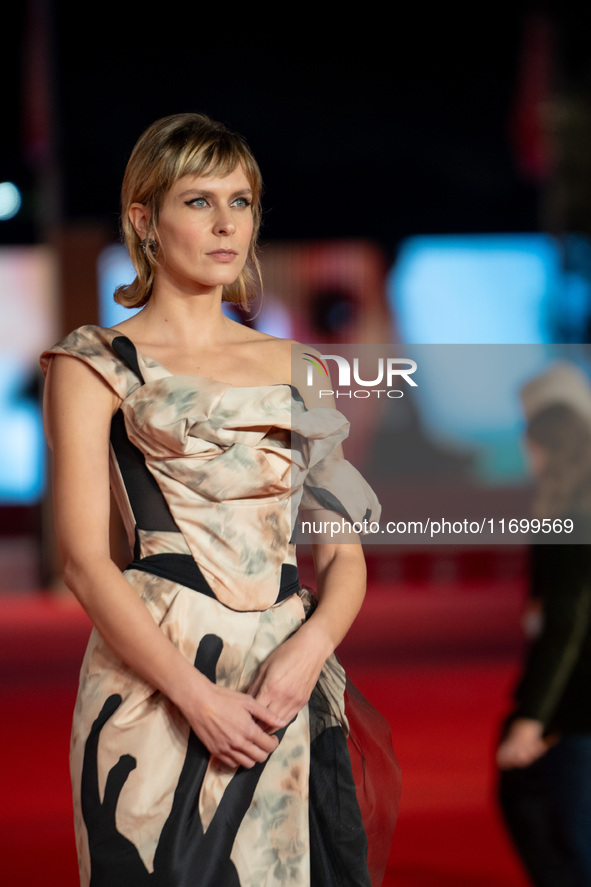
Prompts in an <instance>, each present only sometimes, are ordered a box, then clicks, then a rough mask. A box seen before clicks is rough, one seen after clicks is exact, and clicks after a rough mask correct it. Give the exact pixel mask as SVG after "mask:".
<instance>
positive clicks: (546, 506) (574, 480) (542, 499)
mask: <svg viewBox="0 0 591 887" xmlns="http://www.w3.org/2000/svg"><path fill="white" fill-rule="evenodd" d="M526 437H527V439H528V440H530V441H532V443H534V444H536V445H537V446H538V447H540V448H541V449H542V450H543V451H544V452H545V454H546V459H545V464H544V467H543V468H542V472H541V476H540V477H539V478H538V483H537V489H536V495H535V499H534V503H533V513H534V515H535V516H536V517H549V518H553V517H560V516H562V515H564V514H567V513H569V512H571V511H583V512H587V513H589V512H591V426H590V425H589V421H588V419H587V417H585V416H582V415H581V414H580V413H579V412H578V411H577V410H575V409H573V407H572V406H571V405H570V404H568V403H553V404H550V405H549V406H546V407H544V408H543V409H541V410H540V411H539V412H537V413H536V414H535V415H534V416H532V417H531V418H530V419H529V421H528V424H527V428H526Z"/></svg>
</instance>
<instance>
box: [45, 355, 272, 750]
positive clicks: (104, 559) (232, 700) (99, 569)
mask: <svg viewBox="0 0 591 887" xmlns="http://www.w3.org/2000/svg"><path fill="white" fill-rule="evenodd" d="M119 403H120V401H119V398H118V397H117V395H116V394H115V393H114V392H113V391H112V390H111V389H110V388H109V387H108V386H107V384H106V383H105V382H104V381H103V379H102V378H101V377H100V376H99V375H98V374H97V373H95V371H94V370H93V369H91V368H90V367H89V366H87V365H86V364H84V363H83V362H82V361H80V360H77V359H73V358H72V357H69V356H64V355H57V356H54V357H53V359H52V361H51V365H50V368H49V371H48V375H47V382H46V389H45V397H44V423H45V429H46V435H47V439H48V441H49V445H50V447H51V449H52V450H53V465H54V485H53V486H54V508H55V519H56V533H57V539H58V544H59V548H60V552H61V555H62V560H63V566H64V580H65V582H66V584H67V585H68V587H69V588H70V589H71V590H72V592H73V593H74V594H75V595H76V597H77V598H78V600H79V601H80V603H81V604H82V606H83V607H84V609H85V610H86V612H87V613H88V615H89V616H90V618H91V620H92V622H93V623H94V625H95V626H96V628H97V630H98V631H99V633H100V634H101V635H102V637H103V639H104V640H105V641H106V643H107V644H108V645H109V647H110V648H111V649H112V650H113V652H114V653H115V654H116V655H117V656H119V657H120V659H121V660H123V661H124V662H125V663H126V664H127V665H128V666H130V667H131V668H132V669H133V670H134V671H136V672H137V674H138V675H139V676H140V677H142V678H143V679H144V680H145V681H147V682H148V683H149V684H150V685H152V686H153V687H155V688H157V689H158V690H161V691H162V692H163V693H164V694H165V695H166V696H168V697H169V699H171V701H172V702H173V703H175V704H176V705H177V706H178V707H179V708H180V710H181V711H182V712H183V714H184V715H185V717H186V718H187V720H188V721H189V723H190V725H191V727H192V728H193V730H194V731H195V733H196V734H197V735H198V736H199V738H200V739H201V740H202V741H203V742H204V743H205V745H206V746H207V748H208V749H209V751H210V752H211V754H212V755H213V756H214V757H215V758H217V759H218V760H220V761H222V762H223V763H224V764H226V765H227V766H230V767H236V766H243V767H252V766H253V765H254V764H255V763H256V762H257V761H264V760H266V759H267V757H268V755H269V754H270V753H271V752H272V751H274V749H275V748H276V746H277V739H276V737H274V736H271V735H269V733H268V732H265V730H264V729H262V728H261V726H259V724H258V723H257V722H261V723H262V725H263V727H265V728H266V729H267V730H268V731H271V730H276V729H277V728H279V727H281V726H283V722H281V721H279V720H278V719H277V718H275V717H274V716H273V715H271V714H270V713H269V712H268V710H267V709H266V708H264V707H263V706H262V705H260V704H259V703H258V702H257V701H256V700H255V699H253V698H252V696H250V695H248V694H245V693H238V692H235V691H233V690H229V689H227V688H224V687H218V686H217V685H216V684H213V683H212V682H211V681H209V680H208V679H207V678H206V677H205V676H204V675H203V674H201V672H199V671H198V670H197V669H196V668H195V667H194V666H193V664H192V663H190V662H189V661H188V660H187V659H185V658H184V656H183V655H182V654H181V653H180V652H179V651H178V650H177V649H176V647H175V646H174V644H172V643H171V641H169V640H168V638H167V637H166V636H165V635H164V634H163V633H162V631H161V630H160V628H159V627H158V625H157V624H156V623H155V622H154V620H153V618H152V616H151V614H150V612H149V611H148V609H147V608H146V607H145V605H144V604H143V603H142V601H141V600H140V598H139V597H138V596H137V594H136V592H135V591H134V590H133V588H132V587H131V585H130V584H129V583H128V582H127V581H126V579H125V577H124V576H123V574H122V573H121V571H120V570H119V569H118V568H117V566H116V565H115V563H114V562H113V561H112V560H111V557H110V551H109V529H108V528H109V509H110V495H109V435H110V426H111V419H112V416H113V414H114V413H115V411H116V410H117V409H118V407H119Z"/></svg>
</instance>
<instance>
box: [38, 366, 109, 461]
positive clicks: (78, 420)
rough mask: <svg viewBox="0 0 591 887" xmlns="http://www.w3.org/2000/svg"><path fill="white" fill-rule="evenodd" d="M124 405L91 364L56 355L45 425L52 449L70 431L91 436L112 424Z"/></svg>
mask: <svg viewBox="0 0 591 887" xmlns="http://www.w3.org/2000/svg"><path fill="white" fill-rule="evenodd" d="M120 403H121V400H120V398H119V397H118V396H117V395H116V394H115V392H114V391H113V390H112V389H111V388H110V387H109V386H108V385H107V383H106V382H105V380H104V379H103V378H102V377H101V376H100V374H99V373H98V372H96V370H94V369H93V368H92V367H91V366H89V365H88V364H87V363H84V362H83V361H81V360H77V359H76V358H73V357H72V356H70V355H65V354H55V355H53V357H52V358H51V361H50V363H49V367H48V370H47V377H46V380H45V389H44V393H43V424H44V427H45V434H46V436H47V441H48V443H49V445H50V446H51V447H52V448H53V447H54V445H55V443H56V440H57V439H58V438H61V437H62V436H63V434H64V432H65V431H67V430H68V429H75V428H80V429H81V430H82V431H83V432H84V433H88V432H89V431H91V430H94V431H97V430H98V429H99V428H100V427H103V426H105V425H106V424H110V420H111V418H112V417H113V415H114V413H115V412H116V411H117V409H118V407H119V405H120ZM90 405H92V408H90ZM91 426H92V429H91Z"/></svg>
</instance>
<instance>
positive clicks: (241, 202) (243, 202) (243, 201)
mask: <svg viewBox="0 0 591 887" xmlns="http://www.w3.org/2000/svg"><path fill="white" fill-rule="evenodd" d="M251 203H252V201H251V200H249V199H248V197H237V198H236V200H235V201H234V206H238V207H243V206H250V205H251Z"/></svg>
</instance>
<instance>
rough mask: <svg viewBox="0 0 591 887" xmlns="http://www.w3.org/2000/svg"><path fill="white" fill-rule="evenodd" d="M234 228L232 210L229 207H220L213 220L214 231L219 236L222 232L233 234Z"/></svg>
mask: <svg viewBox="0 0 591 887" xmlns="http://www.w3.org/2000/svg"><path fill="white" fill-rule="evenodd" d="M235 230H236V225H235V223H234V219H233V218H232V211H231V210H230V208H229V207H225V206H224V207H220V208H219V210H218V212H217V214H216V218H215V222H214V233H215V234H218V235H220V236H223V235H224V234H233V233H234V231H235Z"/></svg>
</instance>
